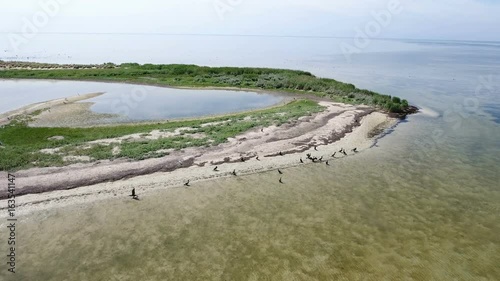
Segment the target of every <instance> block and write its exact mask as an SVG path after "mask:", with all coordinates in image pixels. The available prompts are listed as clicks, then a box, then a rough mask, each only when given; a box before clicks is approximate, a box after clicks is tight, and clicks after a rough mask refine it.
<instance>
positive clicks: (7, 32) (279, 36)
mask: <svg viewBox="0 0 500 281" xmlns="http://www.w3.org/2000/svg"><path fill="white" fill-rule="evenodd" d="M0 34H23V32H18V31H0ZM37 34H43V35H129V36H134V35H149V36H200V37H201V36H207V37H209V36H212V37H265V38H311V39H354V38H356V37H352V36H333V35H299V34H285V35H280V34H241V33H240V34H238V33H226V34H224V33H168V32H66V31H61V32H57V31H56V32H38V33H37ZM371 39H373V40H421V41H442V42H482V43H500V40H499V41H496V40H475V39H432V38H403V37H380V38H371Z"/></svg>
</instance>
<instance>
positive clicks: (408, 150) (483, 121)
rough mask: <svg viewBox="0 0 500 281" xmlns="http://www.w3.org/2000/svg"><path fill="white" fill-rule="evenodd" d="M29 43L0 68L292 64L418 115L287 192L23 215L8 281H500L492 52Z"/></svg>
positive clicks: (271, 44) (226, 193) (499, 159)
mask: <svg viewBox="0 0 500 281" xmlns="http://www.w3.org/2000/svg"><path fill="white" fill-rule="evenodd" d="M33 40H34V41H33V44H32V45H29V46H28V45H26V47H25V49H23V50H22V51H21V52H20V53H18V54H13V53H10V52H8V51H7V52H3V53H2V56H1V57H0V59H3V60H8V59H20V60H27V59H29V60H33V61H42V62H58V63H102V62H108V61H110V62H116V63H120V62H139V63H148V62H150V63H190V64H191V63H192V64H200V65H210V66H222V65H230V66H262V67H278V68H292V69H302V70H308V71H311V72H312V73H314V74H316V75H318V76H322V77H331V78H335V79H338V80H341V81H344V82H350V83H353V84H355V85H357V86H359V87H363V88H368V89H371V90H375V91H379V92H383V93H386V94H390V95H397V96H400V97H403V98H406V99H408V100H409V101H410V103H412V104H415V105H417V106H419V107H421V108H422V112H423V113H421V114H417V115H413V116H410V117H409V118H408V119H407V120H406V121H404V122H402V123H400V124H399V125H398V126H397V127H396V128H395V129H394V130H393V131H391V132H390V133H389V134H387V135H386V136H385V137H383V138H382V139H380V140H379V141H378V142H377V144H376V145H375V147H374V148H373V149H370V150H368V151H365V152H363V153H360V154H358V155H356V156H355V157H350V158H346V159H344V160H342V161H339V162H336V165H335V166H334V167H326V166H317V165H310V166H302V167H300V168H292V169H287V170H285V171H284V173H285V175H286V176H287V184H286V186H279V187H278V186H276V184H275V181H276V175H275V174H274V173H268V174H266V173H264V174H257V175H251V176H245V177H238V178H230V179H222V180H217V181H211V182H206V183H201V184H199V185H197V187H196V188H192V189H183V188H179V189H170V190H166V191H162V192H158V194H155V196H150V197H145V198H144V199H143V200H142V201H141V204H134V203H135V202H131V201H129V200H127V199H124V198H119V199H115V200H110V201H107V202H106V203H105V204H102V203H101V204H91V205H89V206H75V207H71V208H65V209H55V210H51V211H47V212H41V213H37V214H34V215H32V216H31V217H29V218H24V219H23V220H22V221H20V222H19V225H20V226H19V231H18V235H19V249H18V255H19V264H18V266H19V273H18V274H17V275H16V276H15V277H16V278H18V279H16V280H499V279H500V267H499V266H498V265H499V264H500V235H499V233H500V215H499V214H500V187H499V184H498V183H499V182H500V165H499V164H500V43H496V42H458V41H416V40H373V41H371V42H370V44H369V46H368V47H367V48H365V49H360V50H359V51H360V52H359V53H357V54H353V55H352V56H350V57H349V58H348V57H347V56H346V55H345V54H343V53H342V52H341V51H340V47H339V46H340V44H342V43H347V44H353V42H352V39H334V38H317V39H314V38H269V37H267V38H259V37H208V36H198V37H196V36H145V35H129V36H126V35H78V36H76V35H75V36H69V35H39V36H38V37H36V38H35V39H33ZM0 47H1V48H0V49H6V50H7V49H8V46H0ZM28 57H29V58H28ZM256 183H259V184H256ZM1 247H2V248H5V245H4V244H2V246H1ZM6 272H7V271H6V270H2V271H0V277H1V278H3V279H5V280H7V276H8V275H7V274H6ZM19 278H20V279H19ZM3 279H2V280H3Z"/></svg>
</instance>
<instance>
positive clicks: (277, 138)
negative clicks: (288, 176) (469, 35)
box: [0, 93, 398, 217]
mask: <svg viewBox="0 0 500 281" xmlns="http://www.w3.org/2000/svg"><path fill="white" fill-rule="evenodd" d="M97 95H99V93H96V94H89V95H82V96H79V97H74V98H72V100H71V101H70V102H75V101H79V100H84V99H87V98H90V97H94V96H97ZM73 99H74V100H73ZM67 102H68V100H67V99H66V100H65V99H60V100H56V101H51V102H50V103H39V104H35V105H30V106H27V107H24V108H22V109H20V110H17V111H15V112H10V113H7V114H3V115H0V122H2V119H1V118H4V119H7V117H10V116H14V115H16V114H20V113H25V112H34V111H36V110H39V109H48V108H56V107H57V106H60V105H61V103H64V104H65V103H67ZM319 103H320V105H323V106H325V107H326V110H325V111H323V112H321V113H318V114H315V115H312V116H306V117H301V118H299V119H298V120H297V121H294V122H293V123H291V124H286V125H282V126H280V127H276V126H271V127H267V128H262V129H261V128H258V129H253V130H250V131H247V132H246V133H244V134H241V135H239V136H237V137H235V138H231V139H229V140H228V142H227V143H224V144H221V145H218V146H215V147H209V148H188V149H183V150H180V151H171V153H170V154H169V155H168V156H165V157H162V158H154V159H146V160H142V161H130V160H126V159H119V160H114V161H109V160H106V161H98V162H91V163H79V164H73V165H69V166H64V167H49V168H33V169H28V170H22V171H18V172H16V173H15V175H16V194H17V196H18V197H17V202H16V203H17V207H18V213H19V214H27V213H30V212H32V211H36V210H43V209H47V208H54V207H63V206H67V205H73V204H80V203H86V202H91V201H98V200H104V199H107V198H113V197H115V196H127V195H128V194H129V193H130V190H131V189H132V188H136V190H137V191H138V192H140V193H141V194H144V193H147V192H152V191H154V190H158V189H165V188H171V187H183V184H184V182H186V181H187V180H190V182H191V184H192V185H193V188H195V186H196V182H199V181H203V180H211V179H217V178H221V177H230V176H233V175H232V171H233V170H236V171H237V174H238V175H245V174H252V173H259V172H265V171H270V170H274V169H276V168H286V167H292V166H297V165H307V164H312V165H315V164H314V163H312V162H311V161H310V160H307V159H306V154H307V153H310V154H312V155H313V156H316V157H318V158H320V157H323V160H324V161H326V160H330V161H342V160H341V159H342V158H343V157H350V156H352V155H355V154H356V152H353V151H351V149H353V148H357V151H358V152H357V153H362V151H363V150H365V149H368V148H370V147H371V146H372V145H373V143H374V142H375V139H374V136H376V135H378V134H379V133H380V132H383V131H384V130H385V129H386V128H389V127H392V126H394V125H395V124H397V122H398V120H397V119H395V118H391V117H389V116H388V115H387V114H385V113H381V112H378V111H375V110H374V109H373V108H371V107H368V106H362V105H347V104H340V103H334V102H327V101H321V102H319ZM152 133H154V132H152ZM125 137H133V136H125ZM99 141H101V142H114V141H116V142H119V141H120V139H106V140H98V141H97V142H99ZM315 147H316V149H317V150H316V149H315ZM341 148H344V149H345V150H346V151H347V153H348V156H345V155H343V154H341V153H339V152H338V151H339V150H340V149H341ZM335 152H337V154H336V156H335V157H333V158H332V154H333V153H335ZM257 156H258V157H259V159H258V160H257V159H256V157H257ZM300 158H302V160H303V161H304V164H301V163H300ZM242 160H244V161H242ZM215 165H217V166H218V167H219V168H218V170H219V171H218V172H214V171H213V168H214V167H215ZM316 165H317V164H316ZM0 176H1V177H4V178H6V172H0ZM21 195H23V196H21ZM6 197H7V190H6V189H2V190H1V191H0V198H1V199H2V200H1V201H5V198H6ZM0 206H1V207H0V210H4V209H5V208H6V206H7V204H6V203H5V204H4V203H2V204H1V205H0ZM6 213H7V212H0V217H2V216H4V215H5V214H6Z"/></svg>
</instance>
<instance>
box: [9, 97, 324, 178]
mask: <svg viewBox="0 0 500 281" xmlns="http://www.w3.org/2000/svg"><path fill="white" fill-rule="evenodd" d="M322 110H324V108H323V107H322V106H320V105H318V103H317V102H314V101H310V100H299V101H294V102H291V103H289V104H286V105H283V106H279V107H274V108H269V109H263V110H258V111H253V112H248V113H239V114H232V115H226V116H221V117H211V118H205V119H196V120H182V121H174V122H167V123H161V124H157V123H155V124H132V125H116V126H105V127H91V128H43V127H28V126H27V122H26V121H23V120H25V119H23V120H21V121H16V122H12V123H11V124H9V125H7V126H5V127H3V128H0V142H2V143H3V144H4V145H3V146H1V147H0V170H2V171H7V170H9V171H12V170H18V169H24V168H30V167H47V166H61V165H64V164H65V162H64V161H63V157H64V156H89V157H91V158H92V159H93V160H102V159H113V158H117V157H121V158H129V159H134V160H140V159H146V158H152V157H161V156H164V155H165V154H166V153H165V152H158V151H161V150H167V149H174V150H175V149H183V148H187V147H201V146H209V145H217V144H220V143H223V142H226V141H227V139H228V138H230V137H234V136H236V135H238V134H241V133H243V132H245V131H247V130H249V129H252V128H255V127H261V126H270V125H272V124H275V125H278V126H279V125H282V124H284V123H286V122H290V121H293V120H296V119H297V118H299V117H301V116H306V115H310V114H313V113H316V112H320V111H322ZM217 122H224V123H221V124H209V123H217ZM203 124H208V125H205V126H202V125H203ZM186 127H187V128H192V129H193V130H183V132H184V133H183V134H182V135H178V136H172V137H165V138H161V139H157V140H147V139H142V140H140V141H137V140H135V141H123V142H122V143H121V144H120V145H118V144H112V145H99V144H94V145H89V144H88V142H91V141H95V140H100V139H109V138H117V137H122V136H125V135H131V134H140V135H141V136H146V135H149V132H151V131H153V130H160V131H164V132H173V131H174V130H176V129H179V128H186ZM192 134H204V137H202V138H199V137H198V138H195V137H193V136H192ZM54 136H62V137H64V139H61V140H49V138H51V137H54ZM116 146H119V148H120V151H119V154H118V155H113V149H114V148H115V147H116ZM54 148H58V149H59V151H57V152H56V153H55V154H46V153H41V152H40V150H41V149H54Z"/></svg>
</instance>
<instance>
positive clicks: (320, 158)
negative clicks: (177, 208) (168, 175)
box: [129, 146, 358, 200]
mask: <svg viewBox="0 0 500 281" xmlns="http://www.w3.org/2000/svg"><path fill="white" fill-rule="evenodd" d="M314 150H315V151H318V147H317V146H314ZM351 151H352V152H354V153H357V152H358V149H357V148H356V147H355V148H353V149H351ZM337 153H340V154H342V155H344V156H347V151H346V150H345V149H344V148H341V149H340V150H339V151H337V152H335V153H333V154H332V155H331V157H332V158H333V159H335V158H336V155H337ZM278 154H279V155H280V156H284V154H283V153H282V152H281V151H280V152H279V153H278ZM306 157H307V159H308V160H310V161H312V163H322V162H323V160H324V159H323V156H321V157H319V158H318V157H314V156H312V154H311V153H307V154H306ZM255 159H256V160H257V161H260V160H259V156H257V157H256V158H255ZM240 160H241V162H245V161H246V159H245V158H243V157H241V158H240ZM299 161H300V163H302V164H303V163H304V160H303V159H302V157H301V158H300V159H299ZM329 161H330V160H325V161H324V163H325V164H326V165H327V166H330V162H329ZM213 171H214V172H219V166H215V168H213ZM231 174H232V175H233V176H237V175H238V174H237V173H236V169H234V170H233V171H232V172H231ZM278 174H279V175H283V171H281V170H280V169H279V168H278ZM278 182H279V183H280V184H285V183H284V182H283V176H280V178H279V180H278ZM189 183H190V180H187V181H186V182H185V183H184V186H185V187H189V186H191V185H190V184H189ZM129 196H130V197H132V199H134V200H139V196H138V195H137V194H136V193H135V188H134V189H132V194H130V195H129Z"/></svg>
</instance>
